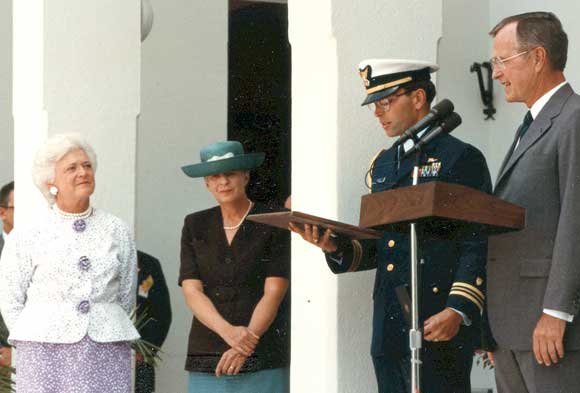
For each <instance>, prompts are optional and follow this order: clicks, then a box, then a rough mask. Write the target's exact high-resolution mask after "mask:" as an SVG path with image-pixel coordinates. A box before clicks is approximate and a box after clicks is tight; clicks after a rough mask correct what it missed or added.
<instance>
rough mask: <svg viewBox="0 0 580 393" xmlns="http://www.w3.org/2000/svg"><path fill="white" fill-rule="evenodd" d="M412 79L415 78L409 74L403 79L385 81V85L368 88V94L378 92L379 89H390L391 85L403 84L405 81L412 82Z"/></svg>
mask: <svg viewBox="0 0 580 393" xmlns="http://www.w3.org/2000/svg"><path fill="white" fill-rule="evenodd" d="M412 80H413V78H412V77H410V76H408V77H406V78H403V79H397V80H396V81H392V82H389V83H385V84H383V85H378V86H375V87H371V88H370V89H367V95H368V94H373V93H376V92H377V91H381V90H385V89H388V88H389V87H393V86H399V85H402V84H403V83H407V82H411V81H412Z"/></svg>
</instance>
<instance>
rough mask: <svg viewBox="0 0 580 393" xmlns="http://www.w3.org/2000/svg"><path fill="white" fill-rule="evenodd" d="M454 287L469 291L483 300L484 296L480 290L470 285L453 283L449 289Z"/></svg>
mask: <svg viewBox="0 0 580 393" xmlns="http://www.w3.org/2000/svg"><path fill="white" fill-rule="evenodd" d="M455 287H462V288H465V289H468V290H470V291H471V292H473V293H474V294H475V295H477V296H479V297H480V298H481V300H483V299H485V295H484V294H483V292H481V290H480V289H479V288H477V287H475V286H473V285H471V284H468V283H465V282H454V283H453V285H452V286H451V289H453V288H455Z"/></svg>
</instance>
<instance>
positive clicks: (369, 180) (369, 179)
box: [365, 149, 385, 193]
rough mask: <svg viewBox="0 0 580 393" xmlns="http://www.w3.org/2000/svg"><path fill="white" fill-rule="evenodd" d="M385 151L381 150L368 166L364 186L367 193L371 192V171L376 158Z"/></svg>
mask: <svg viewBox="0 0 580 393" xmlns="http://www.w3.org/2000/svg"><path fill="white" fill-rule="evenodd" d="M384 151H385V149H381V150H379V151H378V152H377V153H376V154H375V155H374V156H373V159H372V160H371V163H370V164H369V170H368V171H367V178H366V182H365V183H366V185H367V188H368V189H369V193H370V192H371V190H372V184H373V183H372V181H373V169H374V167H375V161H376V160H377V158H379V156H380V155H381V153H382V152H384Z"/></svg>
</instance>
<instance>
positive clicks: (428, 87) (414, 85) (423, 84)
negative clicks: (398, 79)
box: [403, 81, 437, 105]
mask: <svg viewBox="0 0 580 393" xmlns="http://www.w3.org/2000/svg"><path fill="white" fill-rule="evenodd" d="M403 88H404V89H405V91H408V92H411V91H413V90H419V89H421V90H424V91H425V96H426V97H425V98H426V99H427V104H429V105H431V102H433V99H434V98H435V95H436V94H437V90H436V89H435V85H434V84H433V82H431V81H418V82H411V83H408V84H406V85H404V86H403Z"/></svg>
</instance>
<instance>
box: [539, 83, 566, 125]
mask: <svg viewBox="0 0 580 393" xmlns="http://www.w3.org/2000/svg"><path fill="white" fill-rule="evenodd" d="M566 83H568V82H567V81H564V82H562V83H560V84H559V85H558V86H556V87H554V88H553V89H552V90H550V91H549V92H547V93H546V94H544V95H543V96H541V97H540V98H539V99H538V100H537V101H536V102H534V104H533V105H532V107H531V108H530V113H531V114H532V118H533V119H535V118H536V117H538V115H539V114H540V111H541V110H542V109H543V108H544V106H546V104H547V103H548V101H550V98H552V96H553V95H554V94H556V92H557V91H558V90H559V89H560V88H561V87H562V86H564V85H565V84H566Z"/></svg>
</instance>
